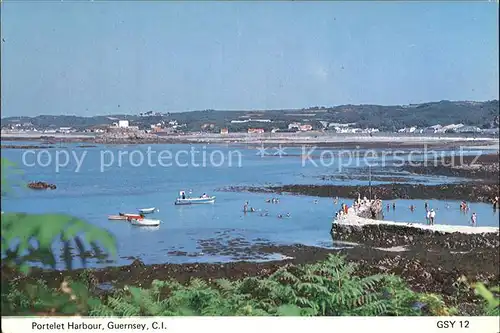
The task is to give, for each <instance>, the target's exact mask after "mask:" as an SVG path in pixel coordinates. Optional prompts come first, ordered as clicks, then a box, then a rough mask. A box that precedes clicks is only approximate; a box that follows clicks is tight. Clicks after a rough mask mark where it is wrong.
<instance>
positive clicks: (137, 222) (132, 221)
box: [130, 219, 161, 227]
mask: <svg viewBox="0 0 500 333" xmlns="http://www.w3.org/2000/svg"><path fill="white" fill-rule="evenodd" d="M160 223H161V221H160V220H152V219H141V220H139V219H130V224H132V225H137V226H141V227H156V226H159V225H160Z"/></svg>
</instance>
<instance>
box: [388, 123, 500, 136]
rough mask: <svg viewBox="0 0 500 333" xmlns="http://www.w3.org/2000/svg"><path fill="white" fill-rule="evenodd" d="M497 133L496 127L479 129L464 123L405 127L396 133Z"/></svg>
mask: <svg viewBox="0 0 500 333" xmlns="http://www.w3.org/2000/svg"><path fill="white" fill-rule="evenodd" d="M489 132H492V133H498V128H495V129H481V128H479V127H477V126H467V125H464V124H450V125H445V126H442V125H439V124H437V125H433V126H429V127H423V128H418V127H416V126H412V127H405V128H401V129H399V130H398V133H415V134H422V133H427V134H440V133H443V134H444V133H489Z"/></svg>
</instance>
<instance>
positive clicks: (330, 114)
mask: <svg viewBox="0 0 500 333" xmlns="http://www.w3.org/2000/svg"><path fill="white" fill-rule="evenodd" d="M498 116H499V102H498V100H494V101H487V102H460V101H459V102H454V101H440V102H431V103H423V104H414V105H405V106H400V105H399V106H383V105H341V106H336V107H312V108H308V109H296V110H255V111H216V110H206V111H191V112H176V113H164V114H161V115H152V116H140V115H112V116H95V117H78V116H47V115H41V116H36V117H9V118H2V127H5V126H8V125H10V124H13V123H31V124H33V126H34V127H36V128H40V129H47V128H51V127H53V128H59V127H73V128H77V129H85V128H89V127H92V126H96V125H110V124H112V123H113V122H115V121H117V119H126V120H129V121H130V122H131V124H134V125H138V126H140V127H141V128H146V127H149V125H151V124H156V123H158V122H160V121H170V120H177V121H178V122H179V123H180V124H184V123H185V124H187V130H189V131H199V130H200V129H201V126H202V125H203V124H213V126H212V128H215V129H219V128H222V127H229V129H230V131H239V130H245V129H247V128H248V127H261V128H265V129H270V128H273V127H278V128H283V129H284V128H287V126H288V124H290V123H291V122H302V123H311V124H312V125H313V126H315V127H316V128H321V125H320V121H323V122H329V123H331V122H335V123H356V126H357V127H361V128H369V127H373V128H379V129H380V130H383V131H384V130H387V131H394V130H396V129H399V128H403V127H409V126H417V127H427V126H432V125H436V124H441V125H447V124H457V123H462V124H465V125H474V126H478V127H481V128H492V127H498ZM245 119H269V120H272V122H270V123H269V122H268V123H265V122H254V123H252V122H245V123H231V121H232V120H245Z"/></svg>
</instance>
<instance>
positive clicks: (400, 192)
mask: <svg viewBox="0 0 500 333" xmlns="http://www.w3.org/2000/svg"><path fill="white" fill-rule="evenodd" d="M218 190H219V191H225V192H262V193H278V194H285V193H286V194H299V195H309V196H317V197H330V198H334V197H336V196H338V197H341V198H356V197H358V195H361V196H362V197H363V196H366V197H369V194H370V189H369V186H366V185H361V186H339V185H298V184H297V185H283V186H269V187H242V186H231V187H226V188H220V189H218ZM372 196H373V197H377V198H379V199H382V200H394V199H422V200H431V199H437V200H465V201H467V202H488V203H491V200H492V198H495V197H498V196H500V186H499V184H485V183H461V184H441V185H422V184H379V185H376V186H372Z"/></svg>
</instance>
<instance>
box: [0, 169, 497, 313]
mask: <svg viewBox="0 0 500 333" xmlns="http://www.w3.org/2000/svg"><path fill="white" fill-rule="evenodd" d="M4 167H8V165H6V164H4V163H2V169H3V170H2V171H4ZM4 175H5V173H4V172H2V177H4ZM4 180H5V179H2V196H3V195H4V194H5V191H4V188H3V186H4V185H5V184H6V182H5V181H4ZM1 232H2V237H1V238H2V245H1V252H2V258H3V259H2V292H1V311H2V315H89V316H112V315H113V316H141V315H142V316H186V315H187V316H190V315H202V316H203V315H209V316H214V315H215V316H232V315H236V316H268V315H271V316H283V315H284V316H286V315H288V316H346V315H352V316H380V315H387V316H398V315H404V316H409V315H439V316H441V315H454V314H456V313H457V310H456V309H455V308H450V307H448V306H447V305H446V304H445V303H444V302H443V300H442V299H441V297H440V296H438V295H434V294H425V293H417V292H414V291H412V290H411V289H410V288H409V287H408V285H407V284H406V283H405V282H404V281H403V280H402V279H401V278H399V277H397V276H394V275H387V274H377V275H372V276H367V277H361V276H358V275H357V272H356V265H355V264H353V263H348V262H346V261H345V260H344V258H342V257H339V256H333V255H331V256H329V257H328V258H327V260H325V261H323V262H319V263H316V264H310V265H302V266H293V265H290V266H285V267H282V268H281V269H279V270H278V271H276V272H275V273H273V274H272V275H271V276H269V277H266V278H255V277H248V278H245V279H242V280H238V281H229V280H225V279H222V280H217V281H213V282H211V283H208V282H206V281H203V280H199V279H192V280H191V281H190V282H189V284H187V285H182V284H180V283H178V282H176V281H158V280H155V281H153V283H152V285H151V287H149V288H139V287H135V286H126V287H125V288H122V289H119V290H113V291H112V292H107V293H104V294H103V293H101V294H99V293H98V292H97V289H96V286H95V284H94V283H93V282H92V281H91V279H89V278H88V276H86V274H85V272H87V271H83V272H82V273H81V274H80V275H79V278H78V280H77V281H71V280H70V279H66V280H64V281H63V282H62V284H61V285H60V286H58V287H57V288H52V287H49V286H48V285H47V284H46V283H45V281H42V280H39V281H32V279H29V277H30V272H31V269H30V267H31V264H33V263H37V264H42V265H44V266H47V267H51V268H55V267H56V259H55V255H54V250H53V249H54V248H56V247H59V246H60V247H62V251H63V257H64V264H65V266H66V269H68V270H71V269H72V267H73V256H72V253H71V249H72V248H76V249H78V251H79V252H80V254H83V253H85V252H86V251H88V249H91V250H92V252H94V253H100V254H101V255H102V254H106V255H110V256H113V255H115V254H116V242H115V239H114V237H113V235H111V234H110V233H108V232H107V231H105V230H102V229H99V228H96V227H95V226H93V225H91V224H89V223H87V222H85V221H82V220H78V219H74V218H72V217H69V216H63V215H28V214H13V213H5V214H2V217H1ZM81 258H82V263H83V264H84V265H85V264H86V262H85V256H83V255H82V256H81ZM4 270H5V271H6V270H14V271H16V272H18V273H19V275H18V278H16V279H12V280H8V279H4V277H3V274H4ZM23 275H27V278H24V277H23ZM30 281H31V282H30ZM461 282H462V283H463V284H466V285H468V284H467V283H466V281H461ZM475 288H476V290H477V291H478V293H479V294H480V295H481V296H482V297H483V298H484V314H485V315H499V299H498V296H495V295H494V294H493V293H492V291H493V292H496V293H498V288H497V289H494V290H492V291H489V290H487V289H486V288H485V287H484V286H483V285H481V284H479V285H477V286H475Z"/></svg>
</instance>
